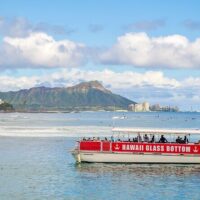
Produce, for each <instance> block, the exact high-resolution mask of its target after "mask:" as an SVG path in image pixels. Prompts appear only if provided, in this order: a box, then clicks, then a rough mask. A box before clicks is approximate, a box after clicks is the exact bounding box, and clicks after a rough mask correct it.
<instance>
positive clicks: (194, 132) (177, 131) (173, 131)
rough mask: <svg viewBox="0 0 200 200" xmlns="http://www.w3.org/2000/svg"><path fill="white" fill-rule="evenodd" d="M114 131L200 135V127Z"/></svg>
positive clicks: (116, 129)
mask: <svg viewBox="0 0 200 200" xmlns="http://www.w3.org/2000/svg"><path fill="white" fill-rule="evenodd" d="M112 131H113V132H123V133H129V134H138V133H141V134H163V135H164V134H165V135H171V134H177V135H189V134H191V135H200V129H153V128H113V129H112Z"/></svg>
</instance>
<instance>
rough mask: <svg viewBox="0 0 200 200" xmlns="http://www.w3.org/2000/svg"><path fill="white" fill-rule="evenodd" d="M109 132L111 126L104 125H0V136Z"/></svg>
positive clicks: (71, 135)
mask: <svg viewBox="0 0 200 200" xmlns="http://www.w3.org/2000/svg"><path fill="white" fill-rule="evenodd" d="M110 134H111V127H105V126H104V127H102V126H64V127H60V126H59V127H22V126H12V127H8V126H1V127H0V136H9V137H105V136H109V135H110Z"/></svg>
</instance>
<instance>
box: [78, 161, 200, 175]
mask: <svg viewBox="0 0 200 200" xmlns="http://www.w3.org/2000/svg"><path fill="white" fill-rule="evenodd" d="M75 168H76V170H78V171H79V172H81V173H95V174H107V173H109V174H113V175H115V174H116V173H117V175H119V174H123V173H125V172H126V173H128V174H129V175H130V176H136V177H143V176H159V177H160V176H180V177H183V176H191V175H195V176H198V177H199V178H200V165H181V164H180V165H178V164H176V165H175V164H171V165H169V164H167V165H165V164H160V165H158V164H156V165H152V164H149V165H148V164H105V163H79V164H75Z"/></svg>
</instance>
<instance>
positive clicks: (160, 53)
mask: <svg viewBox="0 0 200 200" xmlns="http://www.w3.org/2000/svg"><path fill="white" fill-rule="evenodd" d="M99 60H100V62H101V63H104V64H116V65H117V64H119V65H120V64H127V65H133V66H135V67H151V68H156V67H157V68H161V67H166V68H199V67H200V38H197V39H196V40H195V41H193V42H191V41H189V40H188V39H187V38H186V37H185V36H182V35H170V36H163V37H149V36H148V35H147V34H146V33H143V32H142V33H127V34H125V35H123V36H121V37H119V38H118V39H117V43H116V44H115V45H114V46H113V47H112V48H110V49H109V50H107V51H105V52H103V53H102V54H101V55H100V56H99Z"/></svg>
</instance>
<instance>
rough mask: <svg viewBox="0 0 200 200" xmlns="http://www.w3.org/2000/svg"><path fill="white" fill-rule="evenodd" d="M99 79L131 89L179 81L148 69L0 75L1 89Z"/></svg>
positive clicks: (173, 85)
mask: <svg viewBox="0 0 200 200" xmlns="http://www.w3.org/2000/svg"><path fill="white" fill-rule="evenodd" d="M91 80H99V81H101V82H102V83H103V84H104V85H105V86H106V87H109V88H111V89H121V90H123V89H129V88H134V87H139V88H141V87H155V88H161V89H162V88H177V87H179V86H180V83H179V81H177V80H175V79H171V78H167V77H165V76H164V74H163V73H162V72H159V71H157V72H153V71H147V72H145V73H137V72H131V71H125V72H114V71H111V70H108V69H105V70H103V71H85V70H79V69H70V70H69V69H63V70H61V71H59V72H54V73H51V74H48V75H38V76H31V77H26V76H22V77H19V78H18V77H17V78H16V77H11V76H0V82H1V85H0V90H4V91H5V90H18V89H24V88H30V87H34V86H36V85H42V84H43V83H45V84H47V85H49V86H52V87H55V86H58V85H60V86H71V85H74V84H77V83H79V82H80V81H91Z"/></svg>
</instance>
